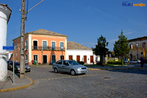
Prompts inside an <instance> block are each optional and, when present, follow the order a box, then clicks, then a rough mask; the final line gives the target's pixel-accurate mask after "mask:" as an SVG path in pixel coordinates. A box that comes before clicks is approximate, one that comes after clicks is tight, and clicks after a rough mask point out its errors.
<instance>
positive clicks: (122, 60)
mask: <svg viewBox="0 0 147 98" xmlns="http://www.w3.org/2000/svg"><path fill="white" fill-rule="evenodd" d="M121 64H122V65H124V56H122V59H121Z"/></svg>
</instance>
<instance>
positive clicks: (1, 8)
mask: <svg viewBox="0 0 147 98" xmlns="http://www.w3.org/2000/svg"><path fill="white" fill-rule="evenodd" d="M11 12H12V10H11V9H10V8H9V7H8V5H7V4H1V3H0V81H5V80H6V78H7V73H8V72H7V62H6V61H7V52H6V50H4V49H3V46H6V39H7V23H8V22H9V19H10V16H11Z"/></svg>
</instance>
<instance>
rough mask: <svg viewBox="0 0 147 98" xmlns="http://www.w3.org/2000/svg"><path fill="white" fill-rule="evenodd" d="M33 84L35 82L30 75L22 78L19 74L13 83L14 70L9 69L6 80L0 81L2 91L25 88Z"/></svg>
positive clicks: (0, 90)
mask: <svg viewBox="0 0 147 98" xmlns="http://www.w3.org/2000/svg"><path fill="white" fill-rule="evenodd" d="M31 84H33V81H32V79H30V78H28V77H25V78H22V79H21V78H19V77H18V76H17V75H15V83H13V72H12V71H10V70H8V77H7V79H6V81H4V82H0V92H6V91H14V90H18V89H23V88H26V87H28V86H30V85H31Z"/></svg>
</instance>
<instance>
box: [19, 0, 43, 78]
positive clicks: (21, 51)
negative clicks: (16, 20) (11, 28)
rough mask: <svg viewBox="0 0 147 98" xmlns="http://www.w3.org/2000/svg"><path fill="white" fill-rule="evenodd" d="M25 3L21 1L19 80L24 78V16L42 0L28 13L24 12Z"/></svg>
mask: <svg viewBox="0 0 147 98" xmlns="http://www.w3.org/2000/svg"><path fill="white" fill-rule="evenodd" d="M25 1H26V0H22V9H21V34H20V35H21V36H20V37H21V40H20V78H25V58H24V45H25V44H24V35H25V14H26V13H28V12H29V11H30V10H32V9H33V8H35V7H36V6H37V5H39V4H40V3H42V2H43V1H44V0H42V1H41V2H39V3H38V4H36V5H35V6H34V7H32V8H31V9H30V10H28V11H26V10H25Z"/></svg>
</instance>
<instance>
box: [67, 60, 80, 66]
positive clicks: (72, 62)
mask: <svg viewBox="0 0 147 98" xmlns="http://www.w3.org/2000/svg"><path fill="white" fill-rule="evenodd" d="M69 64H70V65H79V63H78V62H76V61H69Z"/></svg>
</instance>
